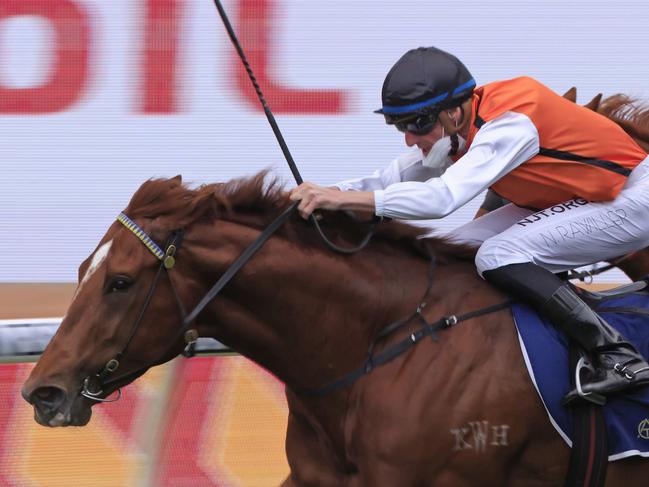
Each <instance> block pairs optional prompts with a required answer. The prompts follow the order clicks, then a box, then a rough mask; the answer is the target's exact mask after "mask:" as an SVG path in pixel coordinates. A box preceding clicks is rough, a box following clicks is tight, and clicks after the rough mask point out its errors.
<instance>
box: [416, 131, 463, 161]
mask: <svg viewBox="0 0 649 487" xmlns="http://www.w3.org/2000/svg"><path fill="white" fill-rule="evenodd" d="M457 137H458V142H459V145H458V149H457V152H458V153H461V152H462V151H463V150H464V147H466V140H465V139H464V138H463V137H462V136H461V135H459V134H458V136H457ZM450 152H451V137H450V136H448V135H447V136H444V135H442V138H441V139H439V140H438V141H437V142H435V143H434V144H433V147H431V148H430V151H429V152H428V154H426V157H424V159H423V160H422V161H421V163H422V164H423V165H424V166H426V167H432V168H436V169H441V168H445V167H448V166H449V165H450V164H451V163H452V162H453V161H452V160H451V158H450V157H449V153H450Z"/></svg>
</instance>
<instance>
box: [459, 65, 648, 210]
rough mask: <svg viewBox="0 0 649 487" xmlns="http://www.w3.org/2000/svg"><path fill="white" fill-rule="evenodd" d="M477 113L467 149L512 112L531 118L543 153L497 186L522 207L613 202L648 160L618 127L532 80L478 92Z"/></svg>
mask: <svg viewBox="0 0 649 487" xmlns="http://www.w3.org/2000/svg"><path fill="white" fill-rule="evenodd" d="M472 108H473V109H472V117H473V120H472V124H471V130H470V132H469V137H468V141H467V147H470V145H471V142H472V141H473V138H474V136H475V134H476V132H477V131H478V129H479V127H480V126H482V125H483V124H484V123H487V122H489V121H491V120H493V119H495V118H497V117H499V116H501V115H503V114H504V113H506V112H514V113H520V114H523V115H525V116H527V117H528V118H529V119H530V120H531V121H532V123H533V124H534V126H535V127H536V129H537V131H538V135H539V141H540V151H539V154H538V155H536V156H534V157H533V158H532V159H530V160H528V161H527V162H525V163H523V164H521V165H520V166H518V167H517V168H516V169H514V170H513V171H511V172H510V173H508V174H507V175H505V176H504V177H502V178H501V179H500V180H499V181H497V182H496V183H494V184H493V185H492V189H493V190H494V191H496V192H497V193H498V194H499V195H500V196H502V197H503V198H506V199H508V200H509V201H511V202H513V203H515V204H517V205H519V206H525V207H529V208H537V209H543V208H547V207H549V206H551V205H553V204H555V203H557V202H560V201H566V200H570V199H572V198H577V197H581V198H584V199H586V200H588V201H610V200H613V199H614V198H615V197H616V196H617V195H618V193H619V192H620V190H621V189H622V186H624V184H625V182H626V180H627V177H628V175H629V174H630V172H631V170H633V168H635V167H636V166H637V165H638V164H639V163H640V162H641V161H642V160H644V159H645V157H647V154H646V153H645V151H644V150H643V149H642V148H641V147H640V146H639V145H638V144H637V143H636V142H635V141H634V140H633V139H632V138H631V137H630V136H629V135H628V134H626V132H624V130H623V129H622V128H620V126H619V125H617V124H616V123H615V122H613V121H611V120H609V119H608V118H606V117H604V116H603V115H600V114H598V113H596V112H594V111H592V110H589V109H587V108H584V107H582V106H580V105H577V104H575V103H573V102H571V101H569V100H567V99H565V98H563V97H561V96H560V95H558V94H556V93H554V92H553V91H552V90H550V89H549V88H547V87H545V86H544V85H542V84H541V83H539V82H537V81H535V80H533V79H532V78H528V77H521V78H515V79H511V80H506V81H498V82H494V83H489V84H487V85H484V86H481V87H479V88H476V90H475V92H474V95H473V100H472Z"/></svg>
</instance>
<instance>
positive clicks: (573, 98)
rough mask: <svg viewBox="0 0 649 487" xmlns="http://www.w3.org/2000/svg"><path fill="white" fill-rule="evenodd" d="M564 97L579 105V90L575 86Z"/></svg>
mask: <svg viewBox="0 0 649 487" xmlns="http://www.w3.org/2000/svg"><path fill="white" fill-rule="evenodd" d="M563 97H564V98H565V99H567V100H570V101H571V102H573V103H577V88H576V87H575V86H573V87H572V88H570V89H569V90H568V91H566V92H565V93H564V94H563Z"/></svg>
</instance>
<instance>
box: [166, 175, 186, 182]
mask: <svg viewBox="0 0 649 487" xmlns="http://www.w3.org/2000/svg"><path fill="white" fill-rule="evenodd" d="M169 181H173V182H174V183H178V184H182V183H183V177H182V175H180V174H178V175H177V176H174V177H173V178H170V179H169Z"/></svg>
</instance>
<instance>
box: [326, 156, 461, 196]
mask: <svg viewBox="0 0 649 487" xmlns="http://www.w3.org/2000/svg"><path fill="white" fill-rule="evenodd" d="M423 158H424V157H423V154H422V153H421V150H419V149H415V150H411V151H409V152H406V153H404V154H401V155H400V156H399V157H397V158H396V159H394V160H393V161H392V162H391V163H390V164H389V165H388V166H387V167H386V168H384V169H380V170H378V171H375V172H374V174H372V175H371V176H367V177H364V178H358V179H348V180H346V181H340V182H338V183H336V184H334V185H333V186H336V187H338V188H339V189H340V190H342V191H375V190H377V189H385V188H387V187H388V186H390V185H392V184H394V183H400V182H402V181H427V180H428V179H430V178H434V177H438V176H440V175H441V174H442V173H443V172H444V171H445V170H446V167H448V165H447V166H445V167H442V168H430V167H426V166H424V165H423V164H422V160H423ZM448 162H449V165H450V163H452V162H453V161H451V160H450V159H449V161H448Z"/></svg>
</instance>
